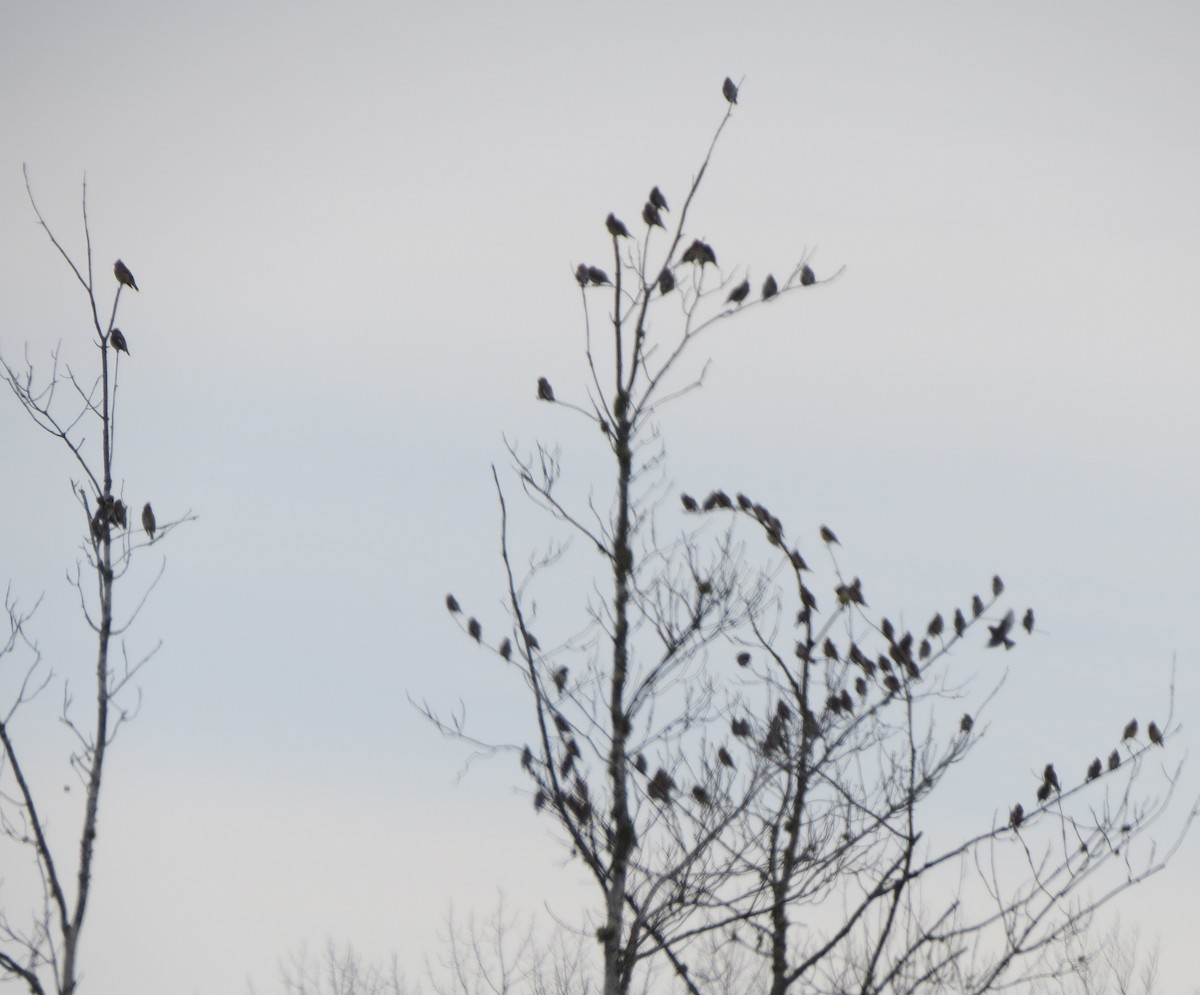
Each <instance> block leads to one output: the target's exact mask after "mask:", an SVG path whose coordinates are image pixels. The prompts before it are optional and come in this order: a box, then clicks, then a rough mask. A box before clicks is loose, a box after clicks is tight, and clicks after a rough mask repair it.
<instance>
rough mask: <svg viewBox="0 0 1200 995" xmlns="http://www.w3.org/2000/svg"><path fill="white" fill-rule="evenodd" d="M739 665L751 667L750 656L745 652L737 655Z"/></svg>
mask: <svg viewBox="0 0 1200 995" xmlns="http://www.w3.org/2000/svg"><path fill="white" fill-rule="evenodd" d="M737 663H738V666H739V667H749V666H750V654H749V653H747V652H745V651H744V650H743V651H742V652H741V653H739V654H738V655H737Z"/></svg>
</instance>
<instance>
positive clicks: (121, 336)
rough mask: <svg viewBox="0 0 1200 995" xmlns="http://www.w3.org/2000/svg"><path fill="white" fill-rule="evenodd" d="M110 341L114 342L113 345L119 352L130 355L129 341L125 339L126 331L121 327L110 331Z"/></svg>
mask: <svg viewBox="0 0 1200 995" xmlns="http://www.w3.org/2000/svg"><path fill="white" fill-rule="evenodd" d="M108 341H109V342H111V343H112V347H113V348H114V349H116V350H117V352H123V353H125V355H126V356H128V355H129V343H128V342H126V341H125V333H124V332H122V331H121V329H119V328H114V329H113V330H112V331H111V332H109V333H108Z"/></svg>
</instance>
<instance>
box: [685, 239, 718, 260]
mask: <svg viewBox="0 0 1200 995" xmlns="http://www.w3.org/2000/svg"><path fill="white" fill-rule="evenodd" d="M679 261H680V262H681V263H699V264H700V265H701V266H704V264H705V263H712V264H713V265H714V266H715V265H716V264H717V254H716V253H715V252H713V247H712V246H711V245H709V244H708V243H707V242H701V241H700V239H696V240H695V241H693V242H692V244H691V245H689V246H688V247H687V248H686V249H685V250H684V253H683V255H682V256H680V257H679Z"/></svg>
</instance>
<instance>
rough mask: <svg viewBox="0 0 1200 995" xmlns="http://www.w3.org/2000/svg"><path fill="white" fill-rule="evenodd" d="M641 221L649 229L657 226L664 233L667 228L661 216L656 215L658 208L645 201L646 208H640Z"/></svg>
mask: <svg viewBox="0 0 1200 995" xmlns="http://www.w3.org/2000/svg"><path fill="white" fill-rule="evenodd" d="M642 220H643V221H645V222H646V224H647V225H649V226H650V227H651V228H653V227H654V226H655V225H658V227H659V228H661V229H663V230H664V231H666V228H667V226H666V225H664V224H663V219H662V215H660V214H659V213H658V208H657V207H655V206H654V205H653V204H651V203H650V201H646V206H645V207H643V208H642Z"/></svg>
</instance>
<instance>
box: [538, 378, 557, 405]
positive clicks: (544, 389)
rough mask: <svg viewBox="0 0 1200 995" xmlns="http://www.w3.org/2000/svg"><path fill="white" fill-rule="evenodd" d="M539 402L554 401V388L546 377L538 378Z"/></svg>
mask: <svg viewBox="0 0 1200 995" xmlns="http://www.w3.org/2000/svg"><path fill="white" fill-rule="evenodd" d="M538 400H539V401H553V400H554V388H553V387H551V386H550V381H549V380H547V379H546V378H545V377H538Z"/></svg>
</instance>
